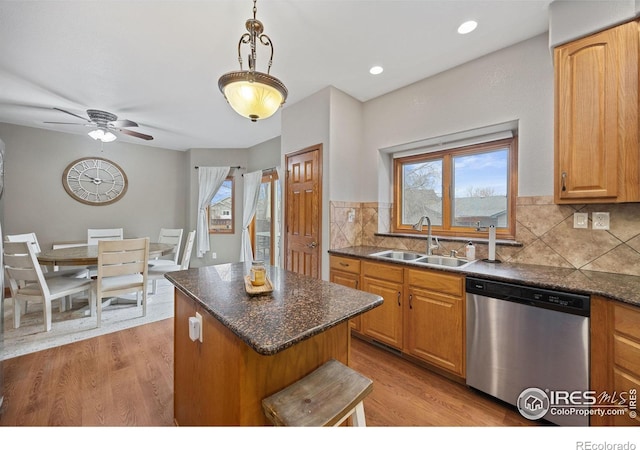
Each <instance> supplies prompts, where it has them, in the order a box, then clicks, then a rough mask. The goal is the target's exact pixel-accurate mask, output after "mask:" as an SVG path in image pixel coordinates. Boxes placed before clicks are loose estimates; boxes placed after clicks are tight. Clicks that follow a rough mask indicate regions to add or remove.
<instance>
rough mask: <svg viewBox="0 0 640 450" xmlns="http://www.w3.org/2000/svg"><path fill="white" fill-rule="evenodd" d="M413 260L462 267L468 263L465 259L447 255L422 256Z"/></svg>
mask: <svg viewBox="0 0 640 450" xmlns="http://www.w3.org/2000/svg"><path fill="white" fill-rule="evenodd" d="M414 262H417V263H422V264H431V265H435V266H446V267H462V266H464V265H466V264H468V263H469V261H467V260H466V259H459V258H452V257H449V256H424V257H422V258H419V259H416V260H415V261H414Z"/></svg>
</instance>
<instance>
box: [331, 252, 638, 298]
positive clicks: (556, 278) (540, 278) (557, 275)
mask: <svg viewBox="0 0 640 450" xmlns="http://www.w3.org/2000/svg"><path fill="white" fill-rule="evenodd" d="M385 250H397V249H389V248H381V247H372V246H356V247H347V248H342V249H334V250H329V253H330V254H333V255H339V256H351V257H356V258H364V259H370V260H374V261H380V262H386V263H389V264H401V265H404V266H407V267H421V268H426V266H424V265H420V264H412V263H411V262H406V261H394V260H389V259H386V258H382V257H378V256H371V254H372V253H378V252H382V251H385ZM428 268H429V269H433V270H441V271H446V272H457V273H461V274H464V275H470V276H476V277H478V278H485V279H490V280H498V281H506V282H514V283H521V284H525V285H529V286H535V287H543V288H549V289H557V290H566V291H571V292H576V293H581V294H588V295H594V294H595V295H601V296H603V297H607V298H610V299H613V300H618V301H621V302H624V303H629V304H631V305H636V306H640V277H637V276H632V275H620V274H613V273H606V272H595V271H589V270H578V269H567V268H561V267H550V266H538V265H533V264H511V263H488V262H484V261H480V260H478V261H475V262H473V263H471V264H469V265H467V266H465V267H463V268H461V269H458V268H451V267H433V266H429V267H428Z"/></svg>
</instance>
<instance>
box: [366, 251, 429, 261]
mask: <svg viewBox="0 0 640 450" xmlns="http://www.w3.org/2000/svg"><path fill="white" fill-rule="evenodd" d="M371 256H380V257H382V258H389V259H395V260H398V261H415V260H417V259H419V258H426V256H425V255H422V254H420V253H414V252H405V251H397V250H386V251H384V252H379V253H372V254H371Z"/></svg>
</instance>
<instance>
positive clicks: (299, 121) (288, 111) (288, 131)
mask: <svg viewBox="0 0 640 450" xmlns="http://www.w3.org/2000/svg"><path fill="white" fill-rule="evenodd" d="M332 89H333V88H331V87H328V88H325V89H322V90H321V91H319V92H317V93H315V94H313V95H311V96H309V97H307V98H305V99H303V100H301V101H299V102H297V103H295V104H293V105H289V106H287V107H286V108H284V109H283V110H282V168H283V169H284V170H286V167H285V165H284V155H286V154H288V153H293V152H297V151H298V150H303V149H305V148H307V147H311V146H312V145H316V144H322V224H321V226H322V248H321V250H320V255H321V257H322V268H321V275H322V277H323V278H324V279H327V278H328V276H329V255H328V253H327V252H326V250H327V249H328V248H329V178H328V177H329V154H330V152H331V146H330V116H331V115H330V111H331V91H332ZM283 188H284V186H283ZM285 204H286V193H284V200H283V205H285Z"/></svg>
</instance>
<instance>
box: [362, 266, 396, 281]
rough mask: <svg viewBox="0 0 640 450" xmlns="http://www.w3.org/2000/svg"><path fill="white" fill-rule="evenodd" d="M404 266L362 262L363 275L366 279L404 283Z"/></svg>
mask: <svg viewBox="0 0 640 450" xmlns="http://www.w3.org/2000/svg"><path fill="white" fill-rule="evenodd" d="M402 272H403V268H402V266H396V265H394V264H381V263H374V262H369V261H362V273H363V275H364V276H365V277H370V278H378V279H380V280H387V281H397V282H398V283H402Z"/></svg>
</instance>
